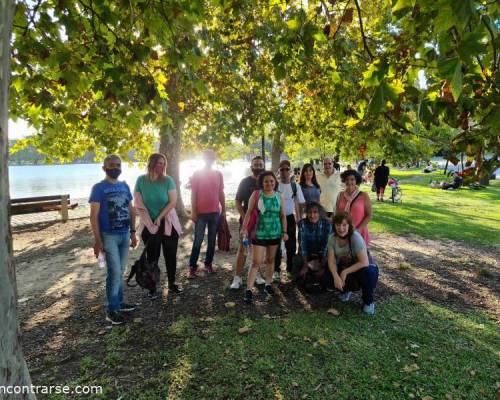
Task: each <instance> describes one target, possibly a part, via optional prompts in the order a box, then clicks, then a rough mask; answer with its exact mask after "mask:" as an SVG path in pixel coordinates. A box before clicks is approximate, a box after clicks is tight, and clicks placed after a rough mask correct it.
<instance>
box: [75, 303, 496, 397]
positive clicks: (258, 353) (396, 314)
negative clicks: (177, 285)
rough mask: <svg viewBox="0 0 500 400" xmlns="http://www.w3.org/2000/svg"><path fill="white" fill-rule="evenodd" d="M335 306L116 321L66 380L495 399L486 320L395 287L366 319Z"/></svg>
mask: <svg viewBox="0 0 500 400" xmlns="http://www.w3.org/2000/svg"><path fill="white" fill-rule="evenodd" d="M338 308H339V309H341V312H342V315H341V316H340V317H334V316H331V315H329V314H327V313H326V312H324V311H321V312H320V311H312V312H295V313H293V314H290V315H288V316H275V315H271V316H270V317H269V318H258V319H253V318H249V317H248V316H247V315H245V314H244V313H236V312H234V311H228V312H226V313H225V314H223V315H218V316H216V317H214V318H207V317H201V318H195V317H192V316H185V317H181V318H179V319H178V320H177V321H176V322H174V323H172V324H171V325H170V326H141V325H138V326H134V327H132V328H130V327H128V328H118V329H115V328H114V329H113V331H112V332H111V333H110V334H109V335H108V337H107V338H106V353H105V354H104V355H102V356H97V357H96V358H95V360H94V362H95V368H94V369H93V370H89V369H86V370H85V373H84V374H83V373H82V375H81V376H80V377H78V378H77V379H75V380H74V381H73V382H74V383H78V384H92V385H96V384H99V383H100V382H102V383H103V384H104V385H105V388H106V391H107V392H106V394H105V395H103V396H100V397H99V396H95V398H118V397H120V398H122V399H134V400H135V399H138V400H140V399H142V400H146V399H165V398H168V399H187V400H188V399H197V400H198V399H248V398H252V399H269V398H286V399H300V398H305V397H304V396H306V397H307V398H308V399H325V398H335V399H369V398H374V399H383V398H408V397H415V398H423V397H425V396H432V397H433V398H445V397H446V396H451V397H452V398H461V399H484V398H494V396H495V393H496V390H497V386H496V385H497V383H496V380H497V378H498V377H495V376H494V374H492V373H491V372H492V371H494V370H496V368H497V362H498V358H497V354H496V351H497V350H496V349H498V348H499V346H500V340H499V336H498V334H497V328H498V327H497V325H496V324H495V323H494V322H491V321H489V320H488V319H486V318H485V317H483V316H481V315H479V314H461V313H455V312H452V311H449V310H447V309H444V308H442V307H439V306H433V305H430V304H428V303H419V302H415V301H411V300H409V299H407V298H405V297H402V296H396V297H393V298H391V299H389V300H385V301H383V302H381V303H379V304H378V312H377V316H376V317H374V318H371V317H367V316H364V315H363V314H362V313H361V312H360V311H359V309H358V308H357V307H353V306H352V305H345V306H343V305H338ZM241 327H248V328H249V331H248V332H247V333H244V334H240V333H238V329H239V328H241ZM110 354H112V356H110ZM110 382H113V384H111V385H110ZM354 383H355V384H354ZM90 398H92V397H90Z"/></svg>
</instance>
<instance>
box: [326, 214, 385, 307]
mask: <svg viewBox="0 0 500 400" xmlns="http://www.w3.org/2000/svg"><path fill="white" fill-rule="evenodd" d="M332 225H333V235H332V236H330V239H329V241H328V270H327V271H326V273H325V283H326V284H328V285H330V286H331V284H332V281H333V285H334V286H335V288H336V289H338V290H340V291H341V295H340V300H341V301H342V302H344V303H346V302H348V301H349V299H350V298H351V295H352V292H353V291H355V290H359V289H361V293H362V295H361V297H362V299H363V312H365V313H366V314H369V315H373V314H375V303H374V300H373V293H374V291H375V287H376V285H377V281H378V267H377V265H376V264H374V263H370V261H369V256H368V251H367V249H366V244H365V241H364V240H363V237H362V236H361V235H360V234H359V233H358V231H356V230H354V226H353V224H352V220H351V218H350V217H349V215H348V214H338V215H336V216H334V217H333V218H332Z"/></svg>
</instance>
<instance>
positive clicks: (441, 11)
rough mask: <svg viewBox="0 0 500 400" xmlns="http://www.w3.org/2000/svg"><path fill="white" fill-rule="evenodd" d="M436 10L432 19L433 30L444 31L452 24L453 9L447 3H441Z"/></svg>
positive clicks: (436, 31)
mask: <svg viewBox="0 0 500 400" xmlns="http://www.w3.org/2000/svg"><path fill="white" fill-rule="evenodd" d="M437 12H438V13H437V15H436V18H435V19H434V32H435V33H439V32H446V31H447V30H448V29H450V28H451V27H452V26H453V25H454V18H453V10H452V9H451V6H450V5H449V4H441V5H440V7H438V8H437Z"/></svg>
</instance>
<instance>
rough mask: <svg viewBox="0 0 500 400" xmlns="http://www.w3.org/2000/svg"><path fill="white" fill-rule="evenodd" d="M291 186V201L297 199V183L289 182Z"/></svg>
mask: <svg viewBox="0 0 500 400" xmlns="http://www.w3.org/2000/svg"><path fill="white" fill-rule="evenodd" d="M290 183H291V185H292V199H295V198H296V197H297V183H296V182H295V181H291V182H290Z"/></svg>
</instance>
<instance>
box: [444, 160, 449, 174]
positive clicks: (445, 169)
mask: <svg viewBox="0 0 500 400" xmlns="http://www.w3.org/2000/svg"><path fill="white" fill-rule="evenodd" d="M448 163H449V161H448V160H446V164H445V166H444V171H443V175H446V171H448Z"/></svg>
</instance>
